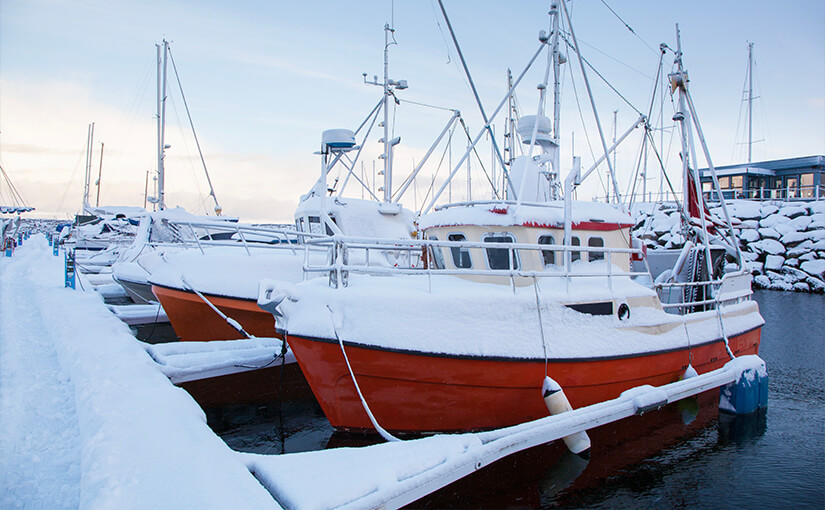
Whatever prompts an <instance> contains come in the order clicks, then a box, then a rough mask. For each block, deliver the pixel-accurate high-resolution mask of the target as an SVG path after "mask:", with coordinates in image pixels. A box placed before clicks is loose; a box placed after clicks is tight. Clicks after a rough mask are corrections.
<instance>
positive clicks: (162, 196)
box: [158, 39, 169, 211]
mask: <svg viewBox="0 0 825 510" xmlns="http://www.w3.org/2000/svg"><path fill="white" fill-rule="evenodd" d="M168 54H169V42H168V41H167V40H166V39H164V40H163V75H162V84H161V89H160V90H161V92H162V93H161V98H160V100H159V101H160V140H159V145H160V147H159V151H160V152H159V154H158V208H159V209H160V210H161V211H162V210H164V209H166V190H165V189H164V179H165V170H164V168H163V163H164V159H165V158H166V63H167V61H168V59H169V56H168Z"/></svg>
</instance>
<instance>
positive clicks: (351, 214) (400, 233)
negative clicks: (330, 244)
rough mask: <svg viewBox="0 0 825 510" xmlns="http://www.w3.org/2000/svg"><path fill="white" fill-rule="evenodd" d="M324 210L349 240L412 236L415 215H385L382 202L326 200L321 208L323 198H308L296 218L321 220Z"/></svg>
mask: <svg viewBox="0 0 825 510" xmlns="http://www.w3.org/2000/svg"><path fill="white" fill-rule="evenodd" d="M324 206H325V207H326V210H327V211H329V214H331V215H332V216H333V217H334V218H335V223H336V225H338V227H339V228H340V229H341V231H342V232H343V233H344V235H347V236H354V237H375V238H386V239H393V238H394V239H404V238H409V237H410V235H411V233H412V232H413V221H414V219H415V214H414V213H413V212H412V211H410V210H408V209H405V208H403V207H399V212H398V214H382V213H381V212H380V210H379V208H380V206H381V202H375V201H372V200H362V199H359V198H339V197H326V204H322V201H321V197H317V196H313V197H308V198H306V199H305V200H303V201H302V202H301V203H300V204H299V205H298V208H297V209H295V218H300V217H304V216H321V215H322V211H323V208H324Z"/></svg>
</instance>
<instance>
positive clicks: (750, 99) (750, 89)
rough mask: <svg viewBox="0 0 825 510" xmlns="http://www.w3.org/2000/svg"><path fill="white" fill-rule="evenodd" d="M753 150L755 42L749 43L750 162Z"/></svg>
mask: <svg viewBox="0 0 825 510" xmlns="http://www.w3.org/2000/svg"><path fill="white" fill-rule="evenodd" d="M752 150H753V43H752V42H749V43H748V163H749V164H750V162H751V156H752Z"/></svg>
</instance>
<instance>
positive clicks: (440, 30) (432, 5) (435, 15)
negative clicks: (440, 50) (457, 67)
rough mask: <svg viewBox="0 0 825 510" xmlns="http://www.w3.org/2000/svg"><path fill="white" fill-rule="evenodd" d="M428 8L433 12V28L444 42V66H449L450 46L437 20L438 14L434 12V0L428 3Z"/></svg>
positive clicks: (451, 58)
mask: <svg viewBox="0 0 825 510" xmlns="http://www.w3.org/2000/svg"><path fill="white" fill-rule="evenodd" d="M430 7H432V10H433V17H434V18H435V26H436V27H438V32H439V33H440V34H441V40H442V41H443V42H444V47H445V48H446V49H447V62H445V64H450V63H452V61H453V55H452V53H451V52H450V44H449V43H448V42H447V36H446V35H444V28H443V27H442V26H441V21H439V19H438V13H437V12H436V10H435V0H433V1H431V2H430Z"/></svg>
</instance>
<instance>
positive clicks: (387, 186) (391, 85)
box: [361, 24, 409, 202]
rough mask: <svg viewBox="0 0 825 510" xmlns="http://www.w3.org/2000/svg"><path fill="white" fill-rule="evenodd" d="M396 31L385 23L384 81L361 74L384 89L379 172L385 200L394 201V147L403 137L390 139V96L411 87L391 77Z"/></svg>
mask: <svg viewBox="0 0 825 510" xmlns="http://www.w3.org/2000/svg"><path fill="white" fill-rule="evenodd" d="M394 33H395V29H394V28H392V27H390V25H389V24H385V25H384V81H383V82H379V81H378V76H377V75H375V76H373V77H372V81H368V80H367V73H361V75H362V76H363V77H364V83H365V84H367V85H376V86H378V87H382V88H383V89H384V100H383V109H384V120H383V121H382V122H381V123H380V124H379V126H381V127H383V128H384V137H383V138H381V140H379V143H382V144H384V152H383V154H381V156H379V159H383V160H384V169H383V170H382V171H381V172H379V173H378V174H379V175H383V176H384V186H382V189H383V191H384V202H391V201H392V148H393V146H395V145H397V144H398V143H399V142H401V137H395V138H393V139H392V140H390V118H389V106H390V96H392V97H393V98H395V93H394V91H395V90H405V89H407V88H409V85H408V84H407V80H391V79H390V77H389V68H390V62H389V48H390V44H396V43H395V42H392V43H390V36H391V35H394ZM393 39H394V38H393ZM396 102H397V99H396Z"/></svg>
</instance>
